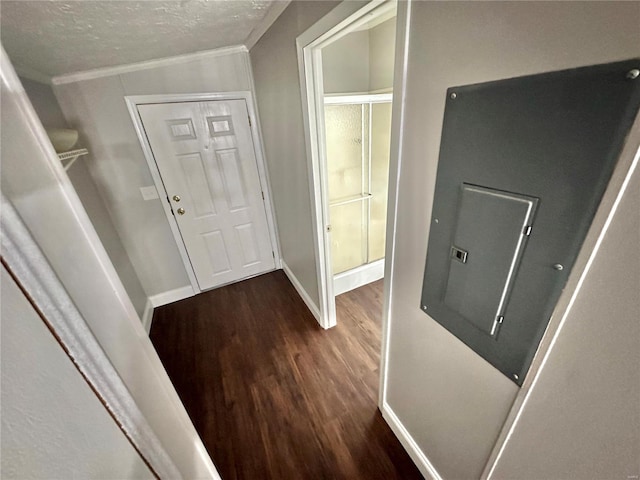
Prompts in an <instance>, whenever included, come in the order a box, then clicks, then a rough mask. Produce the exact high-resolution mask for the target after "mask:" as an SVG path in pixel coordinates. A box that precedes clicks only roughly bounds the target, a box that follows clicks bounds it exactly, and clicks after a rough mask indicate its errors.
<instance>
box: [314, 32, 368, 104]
mask: <svg viewBox="0 0 640 480" xmlns="http://www.w3.org/2000/svg"><path fill="white" fill-rule="evenodd" d="M369 60H370V59H369V31H368V30H360V31H357V32H353V33H350V34H348V35H345V36H344V37H342V38H341V39H339V40H338V41H336V42H334V43H332V44H330V45H327V46H326V47H324V48H323V49H322V77H323V78H322V80H323V86H324V93H365V92H368V91H369Z"/></svg>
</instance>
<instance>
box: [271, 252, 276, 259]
mask: <svg viewBox="0 0 640 480" xmlns="http://www.w3.org/2000/svg"><path fill="white" fill-rule="evenodd" d="M271 256H272V257H273V259H274V260H275V259H276V252H274V251H273V250H271Z"/></svg>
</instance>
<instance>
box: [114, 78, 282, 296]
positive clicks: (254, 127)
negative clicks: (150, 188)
mask: <svg viewBox="0 0 640 480" xmlns="http://www.w3.org/2000/svg"><path fill="white" fill-rule="evenodd" d="M124 98H125V102H126V105H127V109H128V111H129V115H130V117H131V120H132V122H133V126H134V129H135V131H136V135H137V136H138V141H139V142H140V146H141V148H142V151H143V153H144V157H145V160H146V161H147V166H148V167H149V171H150V173H151V177H152V178H153V182H154V184H155V186H156V188H157V189H158V192H161V197H162V196H163V195H164V196H167V197H168V196H169V192H167V190H166V188H165V185H164V182H163V181H162V177H161V175H160V171H159V169H158V166H157V164H156V161H155V158H154V156H153V152H152V149H151V145H150V144H149V140H148V138H147V136H146V133H145V129H144V126H143V123H142V118H141V116H140V113H139V112H138V106H139V105H148V104H167V103H185V102H209V101H220V100H244V102H245V105H246V108H247V113H248V115H249V130H250V133H251V146H252V147H253V152H254V155H255V158H256V165H257V169H258V178H259V182H260V187H261V189H262V192H263V195H264V206H265V214H266V220H267V227H268V231H269V237H270V241H271V245H272V249H273V253H274V263H275V268H276V269H277V268H281V255H280V245H279V241H278V235H277V226H276V222H275V211H274V206H273V202H272V200H271V190H270V186H269V177H268V172H267V169H266V163H265V156H264V151H263V148H262V140H261V134H260V131H259V129H258V119H257V115H256V110H255V103H254V99H253V95H252V93H251V92H250V91H237V92H218V93H189V94H160V95H128V96H125V97H124ZM207 123H208V124H209V122H207ZM222 133H224V132H222ZM161 204H162V208H163V211H164V213H165V216H166V217H167V221H168V222H169V227H170V228H171V233H172V235H173V237H174V240H175V242H176V246H177V247H178V252H179V253H180V257H181V259H182V263H183V264H184V267H185V270H186V272H187V276H188V277H189V282H190V284H191V286H192V288H193V290H194V292H196V293H199V292H201V291H202V289H201V288H200V286H199V284H198V282H197V279H196V276H195V273H194V270H193V266H192V264H191V261H190V259H189V254H188V253H187V250H186V248H185V245H184V242H183V239H182V235H181V234H180V230H179V228H178V223H177V220H176V218H175V217H174V215H173V213H172V211H171V206H170V205H169V203H168V202H167V201H165V199H163V198H161Z"/></svg>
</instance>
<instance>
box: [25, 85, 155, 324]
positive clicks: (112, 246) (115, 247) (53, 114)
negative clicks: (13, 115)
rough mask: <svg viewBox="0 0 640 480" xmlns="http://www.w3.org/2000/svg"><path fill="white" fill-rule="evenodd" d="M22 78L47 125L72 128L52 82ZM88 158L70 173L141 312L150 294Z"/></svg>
mask: <svg viewBox="0 0 640 480" xmlns="http://www.w3.org/2000/svg"><path fill="white" fill-rule="evenodd" d="M20 81H21V82H22V86H23V87H24V89H25V91H26V92H27V95H28V96H29V100H31V104H32V105H33V108H34V109H35V111H36V113H37V114H38V117H39V118H40V121H41V122H42V125H43V126H44V127H45V128H69V124H68V123H67V121H66V120H65V118H64V115H63V113H62V110H61V109H60V105H58V101H57V99H56V97H55V95H54V93H53V89H52V88H51V86H49V85H45V84H42V83H38V82H35V81H33V80H28V79H25V78H20ZM82 143H83V139H80V142H79V145H82ZM88 160H89V158H88V157H82V158H81V159H80V160H79V161H78V162H76V163H74V164H73V166H72V167H71V168H70V169H69V170H68V171H67V174H68V175H69V179H70V180H71V183H73V186H74V187H75V189H76V193H77V194H78V196H79V197H80V200H81V201H82V204H83V206H84V208H85V209H86V210H87V213H88V214H89V217H90V218H91V223H93V226H94V227H95V229H96V232H98V235H99V236H100V240H101V241H102V244H103V245H104V248H105V250H106V251H107V253H108V254H109V258H110V259H111V261H112V262H113V266H114V267H115V269H116V271H117V272H118V275H119V276H120V280H122V284H123V285H124V287H125V288H126V290H127V293H128V294H129V298H130V299H131V301H132V302H133V305H134V306H135V308H136V312H137V313H138V315H140V316H141V315H142V314H143V312H144V308H145V306H146V303H147V295H146V294H145V292H144V290H143V289H142V285H141V284H140V280H139V279H138V276H137V275H136V272H135V270H134V269H133V265H132V264H131V260H130V259H129V256H128V255H127V252H126V250H125V249H124V246H123V245H122V241H121V240H120V237H119V236H118V232H116V229H115V227H114V226H113V223H112V222H111V217H110V216H109V213H108V211H107V208H106V207H105V205H104V203H103V201H102V199H101V198H100V195H98V194H97V187H96V184H95V183H94V182H93V180H92V178H91V176H90V174H89V170H88V169H87V166H86V163H85V162H87V161H88Z"/></svg>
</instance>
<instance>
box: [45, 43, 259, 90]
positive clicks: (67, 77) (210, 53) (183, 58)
mask: <svg viewBox="0 0 640 480" xmlns="http://www.w3.org/2000/svg"><path fill="white" fill-rule="evenodd" d="M248 51H249V50H248V49H247V47H245V46H244V45H234V46H230V47H222V48H216V49H214V50H204V51H201V52H195V53H185V54H184V55H176V56H173V57H165V58H157V59H154V60H147V61H144V62H136V63H129V64H126V65H116V66H113V67H104V68H96V69H93V70H85V71H82V72H74V73H67V74H64V75H58V76H56V77H53V78H52V79H51V83H52V84H53V85H62V84H65V83H74V82H82V81H85V80H93V79H96V78H102V77H110V76H113V75H121V74H123V73H131V72H137V71H140V70H148V69H150V68H158V67H166V66H169V65H180V64H183V63H188V62H193V61H195V60H201V59H205V58H213V57H221V56H224V55H233V54H234V53H247V52H248Z"/></svg>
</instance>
